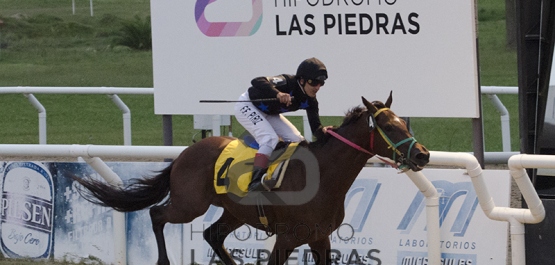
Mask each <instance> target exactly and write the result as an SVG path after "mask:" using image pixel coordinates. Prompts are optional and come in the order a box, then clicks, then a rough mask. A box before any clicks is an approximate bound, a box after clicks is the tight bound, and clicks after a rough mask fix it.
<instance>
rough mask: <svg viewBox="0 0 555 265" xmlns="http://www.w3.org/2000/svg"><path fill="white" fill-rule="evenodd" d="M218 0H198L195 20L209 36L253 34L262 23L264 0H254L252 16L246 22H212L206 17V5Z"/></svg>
mask: <svg viewBox="0 0 555 265" xmlns="http://www.w3.org/2000/svg"><path fill="white" fill-rule="evenodd" d="M216 1H218V0H197V2H196V4H195V20H196V21H197V26H198V28H199V29H200V31H201V32H202V33H203V34H204V35H206V36H209V37H233V36H251V35H253V34H254V33H256V32H257V31H258V29H259V28H260V24H262V0H252V17H251V19H250V20H249V21H246V22H210V21H208V20H207V19H206V16H205V11H206V7H207V6H208V5H210V4H212V3H214V2H216Z"/></svg>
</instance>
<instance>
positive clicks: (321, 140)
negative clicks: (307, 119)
mask: <svg viewBox="0 0 555 265" xmlns="http://www.w3.org/2000/svg"><path fill="white" fill-rule="evenodd" d="M372 104H374V106H376V108H378V109H381V108H385V107H386V106H385V104H384V103H383V102H381V101H374V102H372ZM364 111H366V108H365V107H361V106H357V107H353V108H351V109H350V110H349V111H348V112H347V113H346V114H345V118H343V123H341V125H340V126H339V127H338V128H342V127H345V126H348V125H350V124H351V123H353V122H355V121H357V120H358V119H359V118H360V115H361V114H362V113H363V112H364ZM314 136H316V141H314V142H311V143H310V144H309V146H311V147H319V146H322V145H324V144H326V143H327V142H328V140H329V139H330V137H332V136H331V135H330V134H327V133H326V134H324V133H318V134H315V135H314Z"/></svg>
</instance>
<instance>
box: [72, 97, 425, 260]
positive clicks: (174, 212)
mask: <svg viewBox="0 0 555 265" xmlns="http://www.w3.org/2000/svg"><path fill="white" fill-rule="evenodd" d="M362 102H363V104H364V106H365V107H355V108H353V109H352V110H350V111H349V113H348V114H347V115H346V117H345V119H344V121H343V124H342V125H341V126H340V127H338V128H335V129H333V132H335V133H336V134H334V135H336V137H334V136H331V135H330V134H329V133H328V134H326V135H325V136H323V137H321V139H318V140H317V141H315V142H312V143H310V144H305V148H304V149H305V150H308V151H309V152H305V153H306V154H308V156H312V158H314V159H315V160H312V161H315V163H314V164H313V165H310V163H312V162H310V159H308V161H309V162H308V164H307V163H306V161H307V160H306V159H305V160H304V161H305V162H303V161H301V160H303V159H300V160H299V159H292V160H291V162H290V163H289V167H288V169H287V172H286V175H285V178H284V180H283V182H282V185H281V187H280V188H278V189H276V190H275V191H272V192H254V193H250V194H249V195H248V196H247V197H249V196H251V197H253V198H263V197H264V196H263V195H264V194H266V195H271V194H273V195H274V197H275V196H278V195H279V194H280V192H282V191H289V192H291V191H293V192H295V191H297V192H298V193H299V194H292V195H290V196H292V198H294V200H293V201H302V203H297V204H294V205H283V204H282V205H271V203H269V204H265V205H263V206H257V205H253V204H248V203H242V202H241V198H238V197H236V196H234V195H227V194H216V192H215V189H214V167H215V166H214V163H215V161H216V159H217V158H218V156H219V155H220V153H221V152H222V150H223V148H224V147H225V146H226V145H227V144H228V143H229V142H230V141H232V140H233V139H234V138H231V137H210V138H206V139H203V140H201V141H199V142H198V143H195V144H193V145H191V146H190V147H189V148H187V149H185V150H184V151H183V152H182V153H181V154H180V155H179V157H178V158H177V159H175V160H174V161H173V162H172V163H171V165H169V166H168V167H167V168H165V169H164V170H162V171H161V172H160V173H159V174H158V175H156V176H154V177H152V178H143V179H134V180H133V181H132V182H131V183H129V184H128V185H127V186H126V187H115V186H110V185H108V184H105V183H103V182H100V181H95V180H92V179H80V178H75V180H76V181H78V182H79V183H80V184H81V185H83V186H84V187H85V188H86V189H84V190H82V195H83V196H84V197H85V198H87V199H88V200H90V201H92V202H93V203H96V204H100V205H104V206H108V207H112V208H114V209H116V210H118V211H125V212H128V211H136V210H140V209H144V208H147V207H151V208H150V217H151V219H152V229H153V230H154V234H155V236H156V242H157V244H158V264H159V265H164V264H169V260H168V256H167V253H166V245H165V242H164V234H163V228H164V225H165V224H166V223H168V222H169V223H188V222H191V221H193V219H195V218H196V217H198V216H200V215H202V214H204V213H205V211H206V210H207V209H208V207H209V206H210V205H211V204H212V205H215V206H220V207H223V209H224V211H223V214H222V216H221V217H220V219H219V220H218V221H216V222H215V223H214V224H212V225H211V226H210V227H209V228H207V229H206V230H205V231H204V233H203V235H204V239H205V240H206V241H207V242H208V243H209V244H210V246H211V247H212V248H213V249H214V252H215V253H216V254H217V255H218V256H219V258H220V259H221V261H222V262H223V263H224V264H235V262H234V260H233V258H232V257H231V256H230V254H229V253H228V252H227V250H226V249H225V248H224V244H223V243H224V240H225V238H226V236H227V235H229V234H230V233H232V232H233V231H234V230H235V229H237V228H239V227H240V226H242V225H244V224H248V225H251V226H253V227H255V228H258V229H261V230H265V231H266V232H267V233H274V232H276V228H279V229H280V231H279V233H276V241H275V245H274V248H273V250H272V253H271V254H270V257H269V260H268V264H270V265H273V264H283V263H285V262H286V261H287V259H288V258H289V256H290V254H291V253H292V252H293V250H294V249H295V248H297V247H299V246H301V245H303V244H308V245H309V247H310V248H311V251H312V252H313V255H314V257H315V261H316V264H330V263H331V259H330V258H331V255H330V247H331V246H330V240H329V235H330V234H331V233H332V232H333V231H334V230H335V229H337V228H338V227H339V226H340V225H341V224H342V221H343V217H344V214H345V209H344V201H345V195H346V194H347V192H348V190H349V188H350V186H351V185H352V184H353V182H354V181H355V178H356V177H357V175H358V174H359V172H360V171H361V170H362V168H363V167H364V166H365V164H366V163H367V160H368V159H369V158H370V157H372V156H373V155H374V154H377V155H379V156H382V157H388V158H390V159H392V160H393V161H395V164H392V165H399V167H400V168H403V170H409V169H411V170H413V171H418V170H421V169H422V168H423V167H424V166H425V165H426V164H427V163H428V160H429V152H428V151H427V150H426V148H425V147H424V146H422V145H421V144H419V143H417V142H416V140H414V138H413V137H412V136H411V135H410V133H409V132H408V130H407V126H406V124H405V122H404V121H403V120H402V119H400V118H399V117H398V116H396V115H395V114H394V113H393V112H392V111H391V110H389V107H390V105H391V102H392V97H391V94H390V95H389V98H388V100H387V101H386V103H385V104H384V103H382V102H379V101H375V102H372V103H370V102H368V101H367V100H366V99H365V98H364V97H363V98H362ZM340 139H342V140H340ZM314 172H316V173H317V175H316V178H315V179H314V178H313V177H308V175H309V174H314ZM311 186H316V189H315V190H314V189H311ZM310 190H314V192H310ZM303 191H309V192H305V193H303ZM168 194H169V197H168ZM251 194H254V195H251ZM286 194H288V195H287V196H289V193H286ZM307 194H308V195H307ZM257 196H258V197H257ZM284 196H285V195H284ZM287 196H285V197H281V199H282V200H277V201H282V202H283V201H284V200H287V199H288V198H287ZM307 196H309V197H307ZM270 197H271V196H270ZM258 201H260V200H258ZM261 207H263V208H262V209H263V210H264V213H265V217H266V218H267V220H268V224H267V225H262V224H261V221H260V219H259V217H260V216H259V211H260V209H261ZM284 227H286V228H287V227H288V228H293V227H303V228H304V229H295V231H293V229H283V228H284ZM284 230H285V231H284ZM300 230H303V231H300Z"/></svg>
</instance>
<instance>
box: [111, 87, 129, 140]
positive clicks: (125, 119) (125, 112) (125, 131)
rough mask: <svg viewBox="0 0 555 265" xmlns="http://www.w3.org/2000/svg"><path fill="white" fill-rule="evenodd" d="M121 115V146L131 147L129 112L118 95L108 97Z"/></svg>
mask: <svg viewBox="0 0 555 265" xmlns="http://www.w3.org/2000/svg"><path fill="white" fill-rule="evenodd" d="M108 97H109V98H110V99H112V102H114V104H116V106H118V108H119V109H120V110H121V112H122V113H123V145H131V110H129V108H128V107H127V105H125V103H124V102H123V100H121V98H120V97H118V95H115V94H113V95H108Z"/></svg>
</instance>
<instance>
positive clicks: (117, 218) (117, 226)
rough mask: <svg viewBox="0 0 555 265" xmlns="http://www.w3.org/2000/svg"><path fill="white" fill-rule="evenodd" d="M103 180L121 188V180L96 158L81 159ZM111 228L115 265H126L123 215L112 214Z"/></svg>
mask: <svg viewBox="0 0 555 265" xmlns="http://www.w3.org/2000/svg"><path fill="white" fill-rule="evenodd" d="M83 159H84V160H85V161H86V162H87V164H89V165H90V166H91V167H92V168H93V169H94V170H95V171H96V172H98V174H100V176H102V178H104V180H105V181H106V182H107V183H108V184H110V185H114V186H121V185H123V182H122V181H121V178H120V177H119V176H118V175H117V174H116V173H115V172H114V171H112V169H110V168H109V167H108V165H106V163H104V161H102V159H100V158H98V157H86V156H85V157H83ZM112 226H113V227H114V234H113V237H112V239H113V240H114V258H115V264H121V265H124V264H127V228H126V225H125V213H123V212H118V211H113V212H112Z"/></svg>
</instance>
